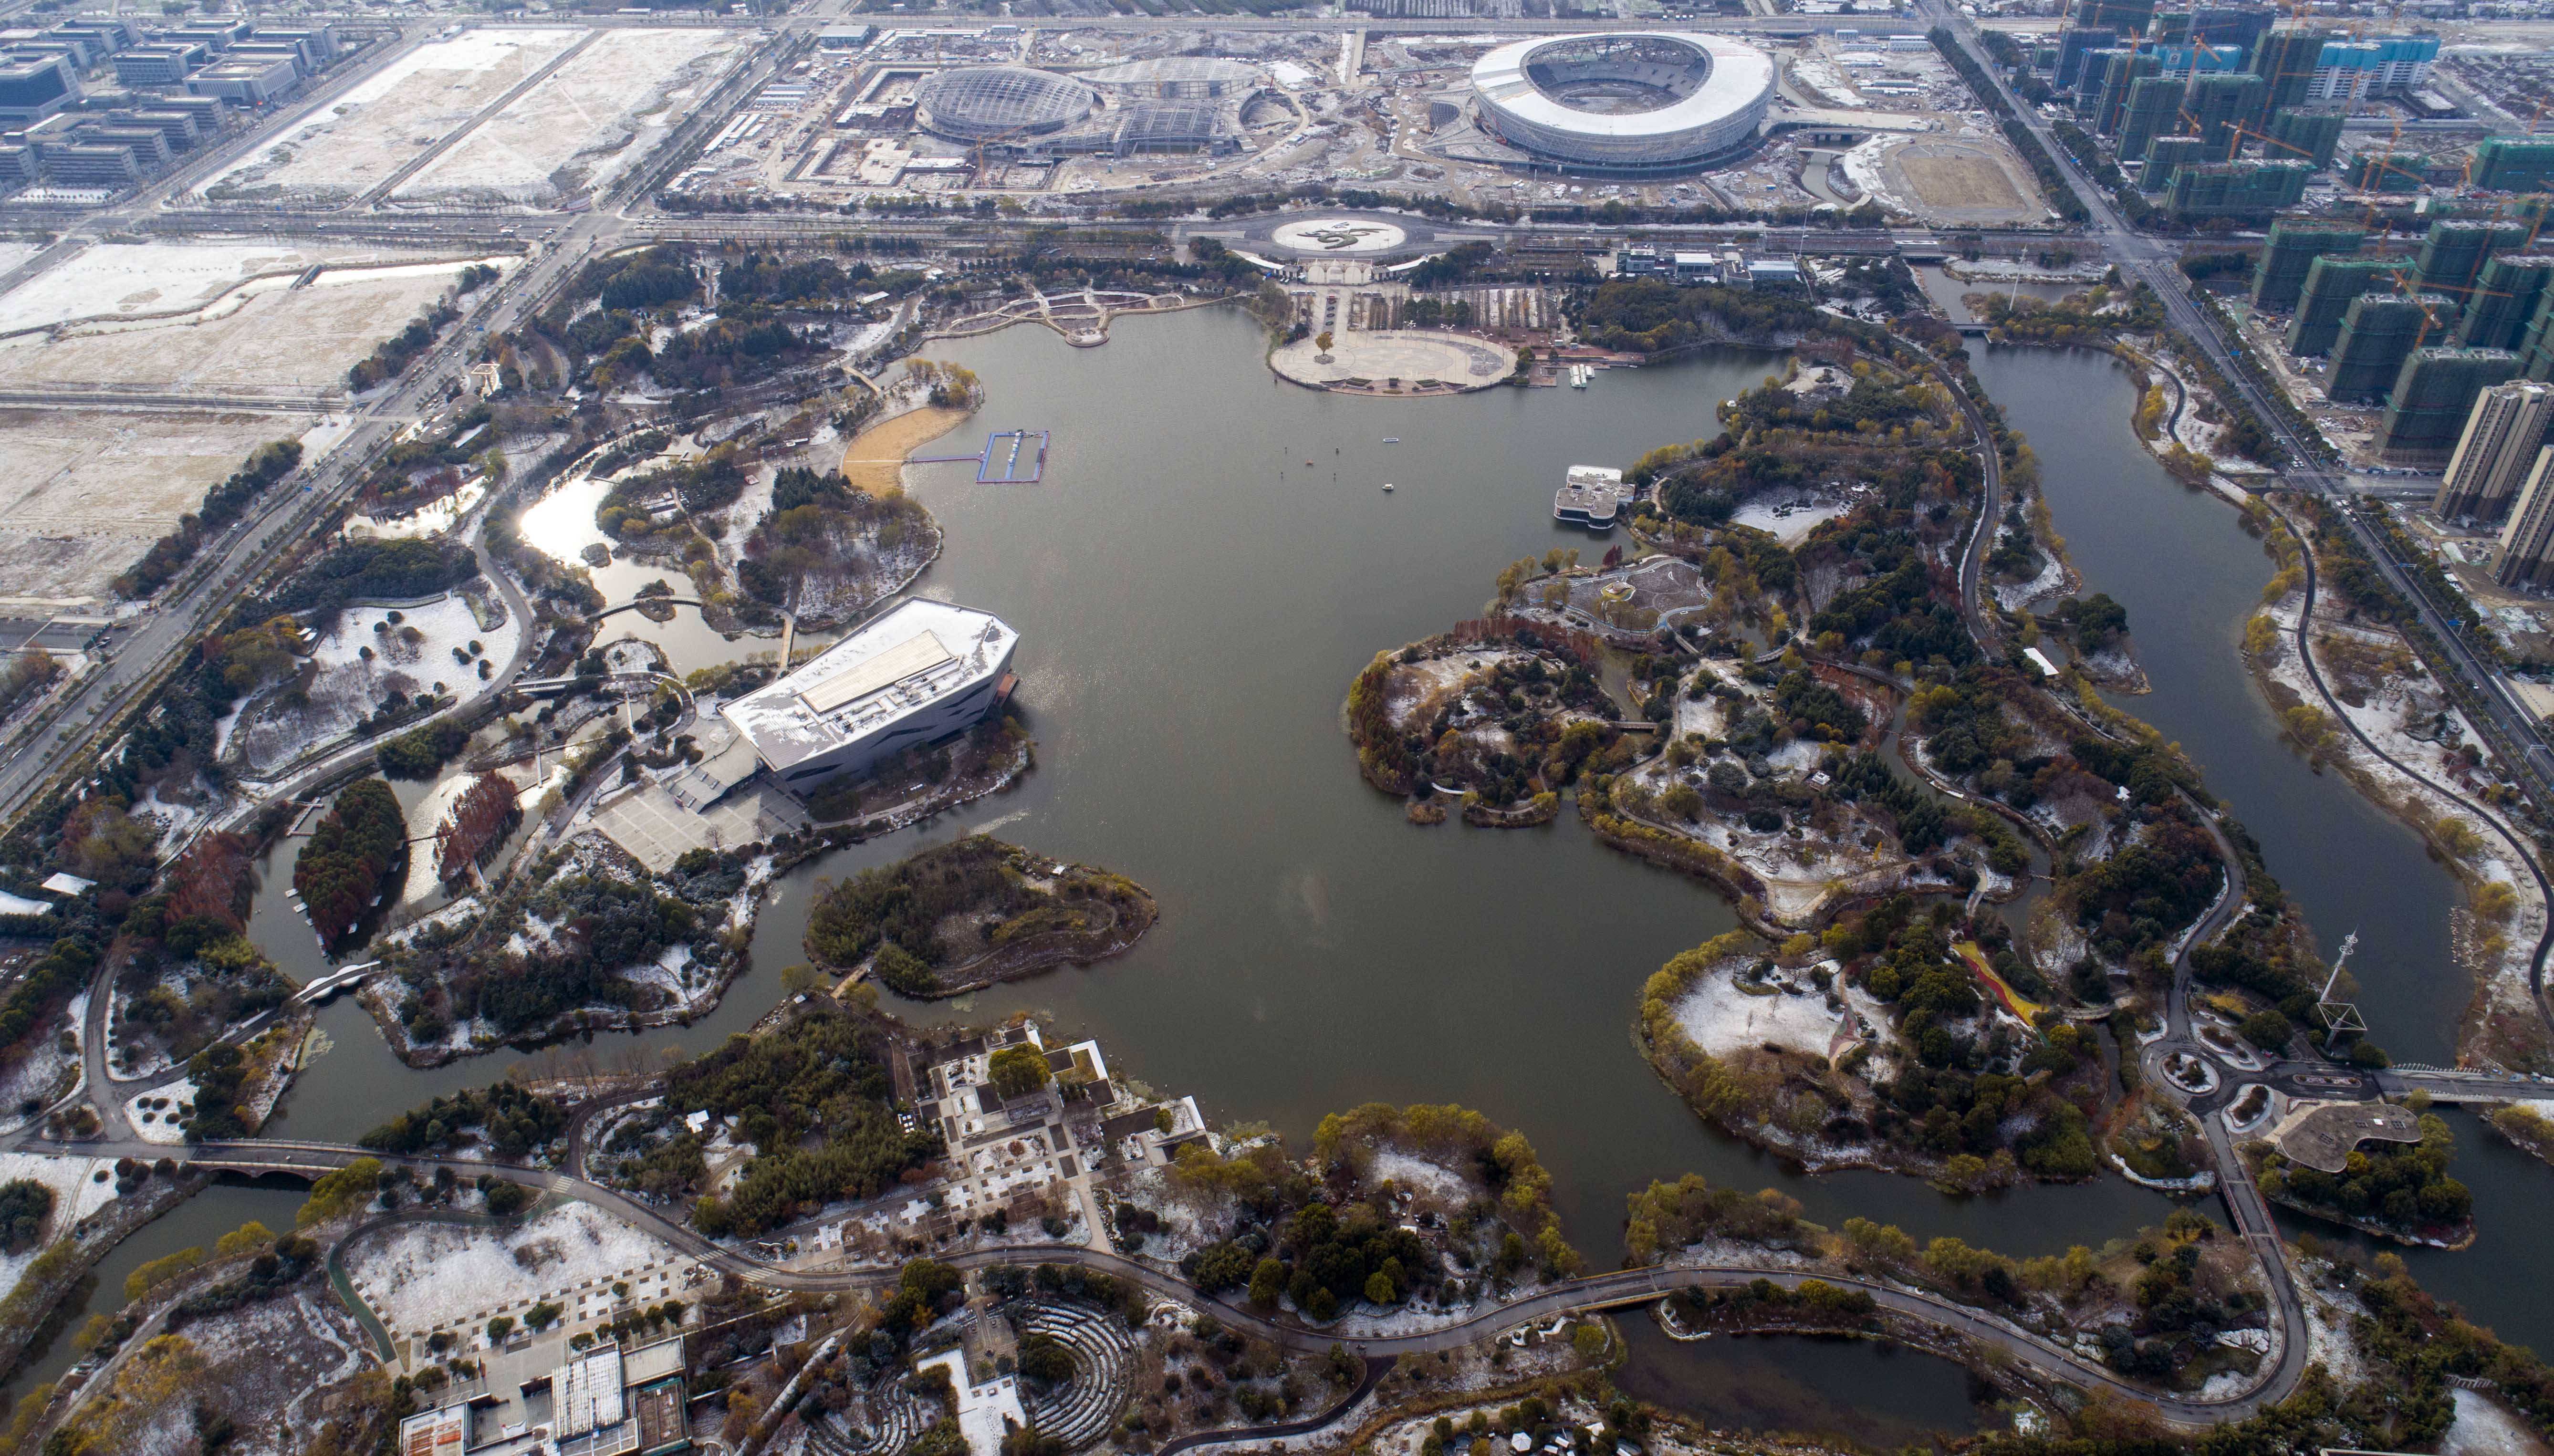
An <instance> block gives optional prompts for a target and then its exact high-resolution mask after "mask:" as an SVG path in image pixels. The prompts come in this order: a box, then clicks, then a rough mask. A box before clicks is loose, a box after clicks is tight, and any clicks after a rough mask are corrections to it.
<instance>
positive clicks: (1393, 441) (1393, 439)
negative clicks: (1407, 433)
mask: <svg viewBox="0 0 2554 1456" xmlns="http://www.w3.org/2000/svg"><path fill="white" fill-rule="evenodd" d="M1383 442H1384V443H1385V444H1387V445H1398V444H1400V443H1401V437H1400V436H1399V435H1386V436H1384V437H1383Z"/></svg>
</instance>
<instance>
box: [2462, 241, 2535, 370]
mask: <svg viewBox="0 0 2554 1456" xmlns="http://www.w3.org/2000/svg"><path fill="white" fill-rule="evenodd" d="M2549 280H2554V254H2547V253H2499V254H2495V255H2494V256H2493V257H2492V258H2490V259H2488V260H2486V261H2485V263H2484V266H2483V277H2482V278H2481V279H2480V280H2477V281H2476V283H2475V290H2474V297H2473V298H2472V299H2470V300H2468V302H2467V303H2466V312H2465V316H2464V317H2463V318H2461V319H2458V320H2457V334H2456V342H2457V343H2458V344H2459V345H2460V346H2461V347H2464V348H2468V349H2516V348H2518V347H2519V346H2520V345H2521V344H2522V343H2524V342H2525V341H2526V338H2527V323H2528V320H2529V319H2532V318H2534V317H2535V316H2536V305H2537V302H2538V301H2539V300H2540V299H2542V298H2543V297H2544V296H2545V285H2546V283H2547V282H2548V281H2549Z"/></svg>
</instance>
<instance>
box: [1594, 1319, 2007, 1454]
mask: <svg viewBox="0 0 2554 1456" xmlns="http://www.w3.org/2000/svg"><path fill="white" fill-rule="evenodd" d="M1616 1327H1617V1328H1619V1329H1620V1330H1621V1331H1622V1335H1623V1344H1624V1349H1625V1359H1624V1363H1623V1365H1622V1367H1621V1368H1620V1369H1619V1370H1617V1371H1616V1372H1615V1373H1614V1384H1615V1385H1617V1386H1620V1387H1621V1388H1622V1390H1623V1394H1625V1395H1627V1396H1630V1397H1632V1398H1633V1399H1634V1400H1646V1401H1648V1402H1650V1403H1651V1404H1654V1405H1659V1406H1663V1407H1665V1408H1667V1409H1670V1410H1674V1411H1678V1412H1680V1413H1682V1414H1684V1415H1688V1416H1691V1417H1692V1418H1694V1419H1696V1420H1699V1421H1701V1422H1703V1423H1704V1424H1706V1425H1709V1426H1711V1427H1713V1428H1714V1429H1717V1430H1739V1431H1754V1432H1758V1433H1761V1434H1767V1435H1772V1434H1778V1433H1788V1434H1795V1435H1803V1436H1813V1437H1817V1438H1820V1439H1824V1440H1830V1441H1842V1442H1845V1443H1847V1444H1849V1445H1854V1446H1859V1447H1861V1448H1863V1449H1865V1450H1871V1451H1878V1450H1889V1449H1894V1448H1897V1447H1902V1446H1906V1445H1910V1444H1916V1445H1922V1444H1927V1443H1928V1438H1930V1437H1932V1436H1935V1435H1948V1436H1965V1435H1972V1434H1975V1433H1976V1432H1978V1431H1980V1430H1982V1429H1984V1428H1985V1427H1986V1425H1987V1423H1988V1421H1989V1417H1988V1415H1987V1413H1986V1412H1984V1411H1982V1410H1981V1409H1980V1408H1979V1407H1978V1405H1977V1404H1976V1403H1975V1401H1976V1400H1977V1399H1980V1398H1985V1399H1992V1392H1990V1391H1988V1390H1986V1389H1985V1388H1984V1387H1983V1386H1981V1385H1979V1384H1978V1383H1977V1382H1976V1381H1975V1380H1974V1379H1972V1377H1971V1376H1970V1375H1969V1373H1968V1372H1967V1371H1966V1370H1965V1369H1963V1368H1961V1367H1960V1366H1959V1365H1958V1364H1956V1363H1954V1362H1952V1361H1949V1360H1945V1359H1943V1358H1942V1357H1940V1356H1938V1355H1927V1354H1924V1353H1922V1352H1920V1351H1916V1350H1910V1349H1907V1348H1905V1347H1903V1346H1900V1345H1894V1344H1891V1343H1889V1342H1888V1341H1885V1340H1855V1339H1845V1338H1842V1337H1834V1336H1828V1337H1821V1336H1809V1335H1751V1336H1737V1337H1732V1336H1729V1335H1716V1336H1713V1337H1712V1338H1710V1339H1707V1340H1697V1341H1683V1340H1677V1339H1672V1338H1670V1337H1669V1335H1668V1333H1667V1332H1666V1331H1665V1330H1663V1329H1661V1328H1659V1325H1658V1321H1657V1320H1656V1319H1655V1318H1654V1317H1652V1315H1651V1314H1650V1312H1649V1311H1648V1310H1647V1309H1637V1310H1627V1311H1624V1312H1623V1313H1622V1314H1621V1315H1620V1316H1619V1317H1618V1318H1617V1320H1616Z"/></svg>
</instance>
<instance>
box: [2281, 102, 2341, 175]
mask: <svg viewBox="0 0 2554 1456" xmlns="http://www.w3.org/2000/svg"><path fill="white" fill-rule="evenodd" d="M2348 120H2349V118H2348V117H2347V116H2344V115H2343V114H2342V113H2340V112H2338V111H2332V110H2324V109H2316V110H2300V109H2298V108H2295V107H2286V108H2282V109H2281V110H2279V111H2277V112H2274V113H2272V114H2271V117H2270V125H2269V129H2268V131H2267V132H2266V133H2265V134H2264V137H2263V141H2262V155H2263V156H2264V157H2268V158H2274V159H2277V160H2279V161H2283V162H2311V163H2313V164H2314V169H2315V170H2317V171H2323V170H2326V169H2328V168H2331V166H2332V154H2333V152H2334V150H2335V149H2336V148H2338V147H2340V145H2341V130H2342V124H2343V123H2344V122H2346V121H2348Z"/></svg>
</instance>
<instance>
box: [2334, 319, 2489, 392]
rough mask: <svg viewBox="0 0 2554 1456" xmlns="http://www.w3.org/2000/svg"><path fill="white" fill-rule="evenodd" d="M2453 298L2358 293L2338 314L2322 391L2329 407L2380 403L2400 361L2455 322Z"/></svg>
mask: <svg viewBox="0 0 2554 1456" xmlns="http://www.w3.org/2000/svg"><path fill="white" fill-rule="evenodd" d="M2456 317H2457V305H2456V303H2455V301H2454V300H2452V299H2448V298H2442V297H2439V296H2437V295H2435V294H2433V295H2430V296H2426V297H2420V296H2412V295H2407V294H2402V293H2391V294H2380V293H2363V294H2361V295H2360V296H2359V297H2357V298H2354V299H2352V300H2351V303H2350V311H2349V312H2348V313H2346V314H2343V315H2342V319H2341V337H2340V338H2338V339H2336V340H2334V342H2333V346H2332V373H2331V374H2330V375H2328V376H2327V377H2326V378H2325V380H2324V393H2325V394H2326V395H2327V396H2328V397H2330V398H2331V400H2332V402H2334V403H2335V404H2380V403H2382V402H2384V399H2385V396H2386V395H2387V394H2389V393H2391V392H2393V389H2394V381H2395V379H2396V377H2397V376H2399V375H2400V374H2401V373H2402V371H2403V361H2404V360H2406V359H2409V358H2411V357H2412V354H2413V351H2415V350H2418V349H2421V348H2424V347H2427V346H2434V345H2436V344H2437V343H2438V342H2439V341H2440V340H2442V339H2445V338H2446V337H2447V336H2448V329H2449V327H2450V325H2452V324H2454V323H2455V322H2456Z"/></svg>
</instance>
